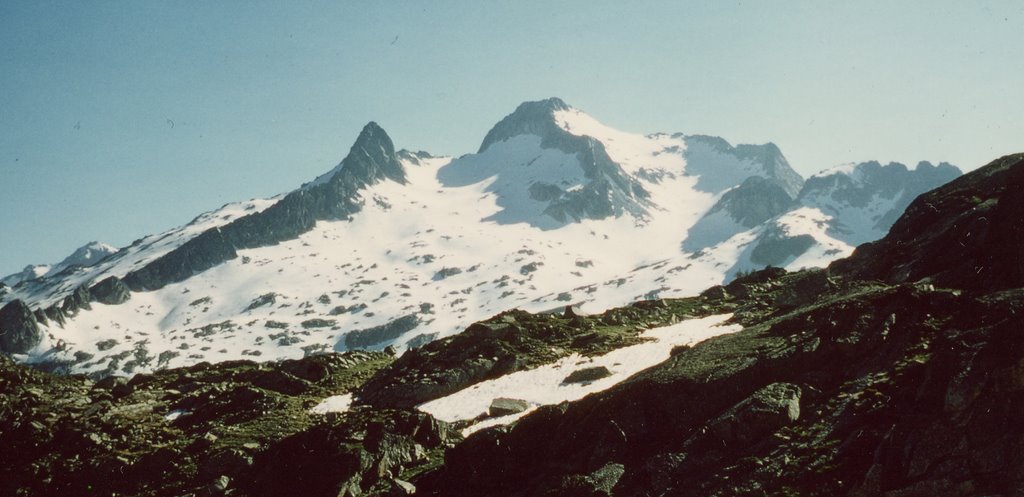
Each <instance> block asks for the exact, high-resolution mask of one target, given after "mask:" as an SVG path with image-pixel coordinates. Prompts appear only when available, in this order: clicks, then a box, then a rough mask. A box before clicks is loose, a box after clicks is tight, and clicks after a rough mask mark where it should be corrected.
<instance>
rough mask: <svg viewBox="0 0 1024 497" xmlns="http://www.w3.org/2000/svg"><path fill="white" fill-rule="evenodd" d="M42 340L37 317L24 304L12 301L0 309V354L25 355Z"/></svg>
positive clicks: (19, 301)
mask: <svg viewBox="0 0 1024 497" xmlns="http://www.w3.org/2000/svg"><path fill="white" fill-rule="evenodd" d="M42 338H43V334H42V331H40V329H39V324H38V322H37V321H36V317H35V315H34V314H33V313H32V310H31V309H29V307H28V305H26V304H25V303H24V302H22V301H21V300H12V301H10V302H8V303H7V305H5V306H3V307H2V308H0V352H3V353H4V354H24V353H25V352H28V351H29V350H32V348H33V347H35V346H36V345H39V342H40V341H42Z"/></svg>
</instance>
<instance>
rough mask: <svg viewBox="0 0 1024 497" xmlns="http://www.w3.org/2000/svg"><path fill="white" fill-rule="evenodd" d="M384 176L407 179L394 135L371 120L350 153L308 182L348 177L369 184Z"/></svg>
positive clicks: (319, 182) (325, 181) (391, 178)
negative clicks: (332, 167) (392, 139)
mask: <svg viewBox="0 0 1024 497" xmlns="http://www.w3.org/2000/svg"><path fill="white" fill-rule="evenodd" d="M384 179H390V180H392V181H397V182H399V183H405V181H406V178H405V170H404V169H403V168H402V165H401V164H400V163H399V161H398V157H397V155H396V153H395V145H394V143H392V141H391V137H390V136H388V134H387V132H386V131H384V129H383V128H381V127H380V126H379V125H378V124H377V123H375V122H373V121H370V122H369V123H367V124H366V126H363V129H362V131H360V132H359V137H358V138H356V141H355V143H353V144H352V148H350V149H349V152H348V155H347V156H345V158H344V159H343V160H342V161H341V162H340V163H338V165H337V166H335V167H334V169H331V170H330V171H328V172H327V173H325V174H322V175H320V176H319V177H317V178H316V179H315V180H313V181H312V182H311V183H308V184H306V185H305V188H312V187H314V186H317V185H321V184H323V183H327V182H329V181H345V180H347V181H349V182H354V183H358V184H360V185H361V186H366V185H370V184H373V183H376V182H377V181H381V180H384Z"/></svg>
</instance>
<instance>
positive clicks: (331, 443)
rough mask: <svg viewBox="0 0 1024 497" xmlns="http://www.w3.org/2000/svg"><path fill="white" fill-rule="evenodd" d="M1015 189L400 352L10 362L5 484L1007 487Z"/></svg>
mask: <svg viewBox="0 0 1024 497" xmlns="http://www.w3.org/2000/svg"><path fill="white" fill-rule="evenodd" d="M417 157H421V158H422V156H417ZM426 162H428V160H422V161H421V164H420V165H421V166H422V165H424V164H423V163H426ZM409 177H410V181H409V185H413V184H415V178H414V175H412V174H410V176H409ZM1022 183H1024V154H1017V155H1013V156H1007V157H1004V158H1001V159H999V160H997V161H994V162H993V163H991V164H989V165H988V166H985V167H983V168H981V169H979V170H977V171H973V172H971V173H969V174H967V175H965V176H963V177H961V178H958V179H956V180H954V181H952V182H950V183H949V184H947V185H944V186H941V187H939V188H937V189H934V190H932V191H930V192H927V193H925V194H924V195H922V196H920V197H919V198H918V200H916V201H914V202H913V203H912V204H911V206H910V207H909V208H908V209H907V211H906V212H905V213H904V214H903V215H902V216H901V217H900V218H899V219H898V220H897V221H896V222H895V224H894V225H893V229H892V230H891V231H890V232H889V234H887V235H886V236H885V237H884V238H882V239H881V240H878V241H877V242H873V243H870V244H865V245H862V246H860V247H859V248H858V249H857V250H856V252H855V253H854V254H853V255H852V256H851V257H848V258H846V259H840V260H837V261H835V262H833V263H832V264H831V265H830V266H829V267H828V268H824V269H821V268H816V269H805V270H801V271H796V272H788V271H786V270H784V269H781V268H774V267H773V268H765V269H762V270H758V271H755V272H752V273H749V274H744V275H742V276H740V277H738V278H736V279H734V280H732V281H730V282H728V283H727V284H725V285H715V286H712V287H710V288H707V289H705V290H704V291H702V292H701V293H700V294H699V295H695V296H690V297H685V298H671V299H653V300H639V301H636V302H632V303H630V304H629V305H626V306H622V307H616V308H611V309H607V310H605V311H603V312H601V313H599V314H590V315H583V314H580V313H579V312H578V310H577V309H576V308H574V307H573V306H566V307H564V308H563V309H561V311H560V312H557V313H550V312H549V313H529V312H526V311H523V310H518V309H513V310H506V311H504V312H501V313H498V314H496V315H493V316H491V317H489V318H488V319H485V320H482V321H479V322H476V323H473V324H471V325H469V326H467V327H466V328H465V329H464V330H463V331H462V332H461V333H458V334H454V335H452V336H449V337H445V338H440V339H437V340H434V341H431V342H429V343H426V344H423V345H422V346H420V347H419V348H415V349H410V350H406V351H405V352H404V353H402V354H401V355H400V356H398V355H394V352H395V350H394V349H388V350H385V351H380V352H378V351H346V352H341V353H324V354H315V355H311V356H309V357H304V358H301V359H292V360H283V361H277V362H254V361H248V360H242V361H225V362H219V363H216V364H213V363H200V364H195V365H192V366H189V367H181V368H167V369H162V370H160V371H155V372H153V373H151V374H148V373H147V374H136V375H134V376H133V377H132V378H131V379H126V378H123V377H120V376H106V377H104V378H102V379H98V380H97V379H92V378H89V377H83V376H74V375H56V374H51V373H46V372H42V371H39V370H36V369H32V368H29V367H27V366H26V365H24V364H19V363H16V362H14V361H12V360H10V359H9V358H7V357H5V356H2V355H0V391H2V392H4V402H2V403H0V439H3V440H4V442H5V448H6V449H7V456H8V457H6V458H5V464H4V465H0V494H3V495H80V494H98V495H115V494H116V495H127V496H134V495H140V496H141V495H156V496H164V495H236V496H271V495H283V494H296V495H309V496H313V497H317V496H337V495H349V496H358V495H367V496H394V495H410V494H415V495H424V496H462V495H474V496H475V495H493V496H498V497H500V496H534V495H560V496H562V495H565V496H617V497H631V496H649V495H664V496H676V495H716V496H717V495H721V496H726V495H728V496H733V495H771V496H783V495H805V496H865V495H890V496H895V495H900V496H940V497H946V496H965V495H1015V494H1016V493H1017V491H1018V490H1019V489H1020V488H1021V487H1022V485H1024V456H1022V454H1024V427H1022V425H1021V424H1020V423H1019V422H1018V418H1019V415H1018V413H1019V412H1020V411H1021V409H1022V408H1024V383H1022V381H1021V365H1022V364H1024V346H1022V345H1024V342H1022V341H1021V340H1020V326H1019V321H1020V319H1019V316H1020V315H1021V313H1022V312H1024V298H1022V296H1024V271H1020V269H1021V267H1022V266H1021V260H1022V258H1021V254H1022V252H1021V247H1022V246H1024V238H1022V237H1021V227H1020V223H1019V220H1020V219H1022V218H1024V203H1022V202H1021V201H1019V199H1018V198H1017V197H1018V195H1017V192H1018V190H1019V187H1020V186H1021V185H1022ZM395 186H396V187H402V185H398V184H396V185H395ZM363 212H365V210H364V211H363ZM353 222H357V221H355V220H354V221H353ZM827 226H828V224H827V223H823V228H822V229H827ZM966 233H976V234H972V235H971V237H970V238H968V239H966V240H965V239H964V236H965V234H966ZM975 237H976V238H975ZM961 241H963V242H964V243H960V242H961ZM946 253H948V255H947V256H945V257H947V258H946V259H945V260H937V259H936V258H935V257H937V256H939V255H941V254H946ZM252 263H253V262H250V264H252ZM979 263H983V264H984V265H986V266H988V265H991V266H992V267H993V269H992V270H991V272H990V273H988V274H986V276H993V277H995V276H998V277H995V278H992V279H986V280H981V281H979V280H978V278H975V277H973V276H972V272H974V271H976V270H977V268H978V267H979ZM661 270H662V272H663V273H666V274H667V273H668V272H669V271H670V270H671V269H670V268H664V267H663V268H662V269H661ZM457 276H458V274H455V275H449V276H446V277H444V278H443V279H447V278H454V277H457ZM443 279H442V280H443ZM171 286H173V285H171ZM139 295H140V293H135V294H133V295H132V300H131V301H135V300H136V299H138V298H139ZM122 305H124V304H122ZM95 307H99V305H96V306H95ZM113 307H117V306H113ZM11 309H13V310H14V311H18V312H12V311H11ZM27 309H28V308H27V306H25V305H24V304H19V305H16V306H13V307H12V306H11V305H10V304H9V305H8V306H6V307H4V310H3V311H0V316H4V318H6V317H7V316H14V317H15V318H16V319H17V318H18V317H19V316H21V318H22V319H27V318H26V316H25V313H26V312H29V311H28V310H27ZM84 313H85V311H83V314H84ZM5 336H6V335H5Z"/></svg>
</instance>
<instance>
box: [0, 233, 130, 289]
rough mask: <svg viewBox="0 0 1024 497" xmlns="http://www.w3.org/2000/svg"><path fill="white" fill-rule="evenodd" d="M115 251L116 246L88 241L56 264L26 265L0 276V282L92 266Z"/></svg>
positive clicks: (13, 284) (13, 281)
mask: <svg viewBox="0 0 1024 497" xmlns="http://www.w3.org/2000/svg"><path fill="white" fill-rule="evenodd" d="M115 253H117V248H116V247H113V246H111V245H107V244H106V243H101V242H89V243H87V244H85V245H83V246H81V247H78V248H77V249H75V251H74V252H72V253H71V255H69V256H67V257H65V258H64V260H62V261H60V262H58V263H56V264H52V265H51V264H39V265H29V266H26V267H25V269H23V270H21V271H19V272H17V273H14V274H10V275H7V276H4V277H3V278H0V283H2V284H4V285H7V286H9V287H13V286H16V285H18V284H19V283H21V282H23V281H30V280H35V279H38V278H42V277H43V276H47V275H50V276H52V275H57V274H60V273H62V272H64V271H65V270H68V269H71V268H86V267H92V266H95V265H96V264H99V263H100V262H102V261H103V259H105V258H107V257H108V256H110V255H113V254H115Z"/></svg>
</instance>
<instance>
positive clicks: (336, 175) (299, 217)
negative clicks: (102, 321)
mask: <svg viewBox="0 0 1024 497" xmlns="http://www.w3.org/2000/svg"><path fill="white" fill-rule="evenodd" d="M384 180H391V181H396V182H398V183H405V182H406V178H405V171H404V170H403V169H402V165H401V163H399V162H398V158H397V157H396V155H395V147H394V144H393V143H392V142H391V138H389V137H388V135H387V133H385V132H384V130H383V129H381V128H380V126H378V125H377V124H376V123H373V122H371V123H369V124H367V125H366V126H365V127H364V128H363V130H362V132H361V133H360V134H359V138H357V139H356V142H355V144H354V145H352V148H351V149H350V150H349V153H348V156H346V157H345V159H344V160H343V161H342V162H341V164H339V165H338V167H337V168H335V170H334V172H333V175H331V176H329V177H327V178H324V179H323V181H318V182H316V183H314V184H311V185H308V186H307V187H305V188H300V189H298V190H296V191H294V192H292V193H290V194H288V195H287V196H286V197H285V198H283V199H281V200H280V201H279V202H277V203H276V204H274V205H272V206H270V207H269V208H267V209H266V210H264V211H262V212H258V213H255V214H250V215H248V216H245V217H243V218H239V219H237V220H235V221H234V222H232V223H230V224H227V225H225V226H222V227H220V228H214V229H212V230H209V231H206V232H203V233H202V234H200V235H199V236H197V237H195V238H193V239H192V240H189V241H188V242H186V243H185V244H183V245H182V246H181V247H178V248H177V249H175V250H172V251H171V252H169V253H167V254H166V255H164V256H162V257H160V258H159V259H157V260H155V261H153V262H151V263H149V264H147V265H146V266H145V267H143V268H142V269H139V270H137V271H133V272H131V273H129V274H128V275H127V276H125V278H124V282H125V284H126V285H127V286H128V287H129V288H131V289H132V290H134V291H144V290H156V289H159V288H162V287H163V286H164V285H167V284H169V283H175V282H178V281H183V280H185V279H187V278H189V277H191V276H192V275H194V274H196V273H200V272H202V271H205V270H207V269H210V268H211V267H213V266H216V265H217V264H220V263H222V262H224V261H228V260H231V259H234V258H235V257H237V253H236V250H237V249H246V248H255V247H261V246H266V245H273V244H276V243H280V242H282V241H285V240H291V239H294V238H296V237H298V236H299V235H301V234H303V233H305V232H307V231H309V230H311V229H313V227H314V226H315V225H316V222H317V220H326V219H346V218H348V217H349V216H351V215H352V214H355V213H356V212H358V211H359V210H360V209H361V208H362V204H361V200H360V199H359V198H358V195H357V194H358V192H359V190H360V189H362V188H365V187H366V186H369V185H373V184H376V183H378V182H380V181H384Z"/></svg>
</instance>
